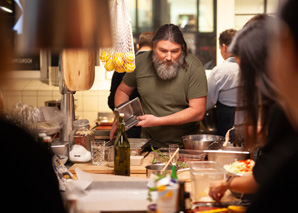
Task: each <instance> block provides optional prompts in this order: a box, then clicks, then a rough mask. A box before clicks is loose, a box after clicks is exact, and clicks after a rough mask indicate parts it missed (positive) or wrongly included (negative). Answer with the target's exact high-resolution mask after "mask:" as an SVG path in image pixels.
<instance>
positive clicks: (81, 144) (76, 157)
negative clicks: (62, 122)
mask: <svg viewBox="0 0 298 213" xmlns="http://www.w3.org/2000/svg"><path fill="white" fill-rule="evenodd" d="M73 127H74V130H73V131H72V132H71V133H70V140H71V148H70V152H69V159H70V161H72V162H89V161H90V160H91V141H94V139H95V137H94V132H93V131H92V130H91V129H90V125H89V121H88V120H87V119H80V120H76V121H74V122H73Z"/></svg>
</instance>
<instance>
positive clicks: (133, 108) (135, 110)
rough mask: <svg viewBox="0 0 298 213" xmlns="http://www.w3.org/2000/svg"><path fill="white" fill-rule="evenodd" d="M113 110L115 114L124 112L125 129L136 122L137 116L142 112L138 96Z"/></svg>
mask: <svg viewBox="0 0 298 213" xmlns="http://www.w3.org/2000/svg"><path fill="white" fill-rule="evenodd" d="M114 112H115V113H116V116H119V114H120V113H124V123H125V131H127V130H129V129H130V128H131V127H133V126H135V125H136V124H137V123H138V119H137V117H138V116H140V115H143V114H144V112H143V108H142V106H141V102H140V99H139V98H138V97H136V98H135V99H133V100H131V101H127V102H124V103H123V104H120V105H119V106H117V107H115V109H114Z"/></svg>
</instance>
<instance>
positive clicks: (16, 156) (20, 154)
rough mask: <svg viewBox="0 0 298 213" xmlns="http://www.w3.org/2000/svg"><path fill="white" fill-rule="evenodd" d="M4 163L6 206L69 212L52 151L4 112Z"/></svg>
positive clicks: (4, 61) (2, 52)
mask: <svg viewBox="0 0 298 213" xmlns="http://www.w3.org/2000/svg"><path fill="white" fill-rule="evenodd" d="M4 24H5V23H3V22H2V19H1V14H0V28H1V29H0V85H3V84H4V83H5V79H7V74H8V72H9V67H8V61H9V59H10V57H9V53H8V50H10V48H8V47H7V45H6V43H5V42H6V41H7V40H6V38H5V35H4V33H5V31H4ZM0 133H1V142H2V143H1V144H2V151H3V152H4V156H3V155H2V157H3V158H2V159H3V161H2V162H3V164H2V167H1V169H2V174H3V177H2V180H3V187H2V188H1V192H2V193H3V196H4V202H2V203H3V205H2V208H3V210H4V209H6V210H4V211H8V212H49V213H50V212H51V213H56V212H57V213H59V212H66V211H65V209H64V204H63V200H62V197H61V194H60V191H59V185H58V180H57V176H56V174H55V172H54V170H53V166H52V155H51V154H50V153H49V151H48V150H47V149H46V148H45V147H43V146H41V145H40V144H38V143H36V142H35V141H34V139H33V136H32V135H31V133H28V132H27V131H26V130H24V129H22V128H21V127H19V126H16V125H15V124H13V123H11V122H9V121H7V120H6V116H5V115H4V114H3V113H1V112H0Z"/></svg>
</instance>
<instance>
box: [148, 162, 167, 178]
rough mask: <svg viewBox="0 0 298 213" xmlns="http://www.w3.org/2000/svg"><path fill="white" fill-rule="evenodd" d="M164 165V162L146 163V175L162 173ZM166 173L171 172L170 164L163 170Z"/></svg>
mask: <svg viewBox="0 0 298 213" xmlns="http://www.w3.org/2000/svg"><path fill="white" fill-rule="evenodd" d="M164 166H165V164H151V165H147V166H146V167H145V168H146V177H147V178H149V177H150V176H151V174H154V175H162V174H163V172H162V169H163V167H164ZM164 172H165V173H166V174H172V166H171V165H169V166H168V167H167V168H166V170H165V171H164Z"/></svg>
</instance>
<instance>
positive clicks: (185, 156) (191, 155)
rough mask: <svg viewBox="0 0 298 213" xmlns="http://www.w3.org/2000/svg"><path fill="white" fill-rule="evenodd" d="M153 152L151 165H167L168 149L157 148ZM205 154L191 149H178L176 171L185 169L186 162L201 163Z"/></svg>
mask: <svg viewBox="0 0 298 213" xmlns="http://www.w3.org/2000/svg"><path fill="white" fill-rule="evenodd" d="M153 152H154V159H153V164H157V163H167V162H168V160H169V159H170V158H169V148H159V149H157V150H155V151H153ZM205 157H206V153H204V152H202V151H199V150H191V149H180V150H179V158H178V162H177V167H178V169H183V168H186V167H187V164H186V162H188V161H203V160H205Z"/></svg>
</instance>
